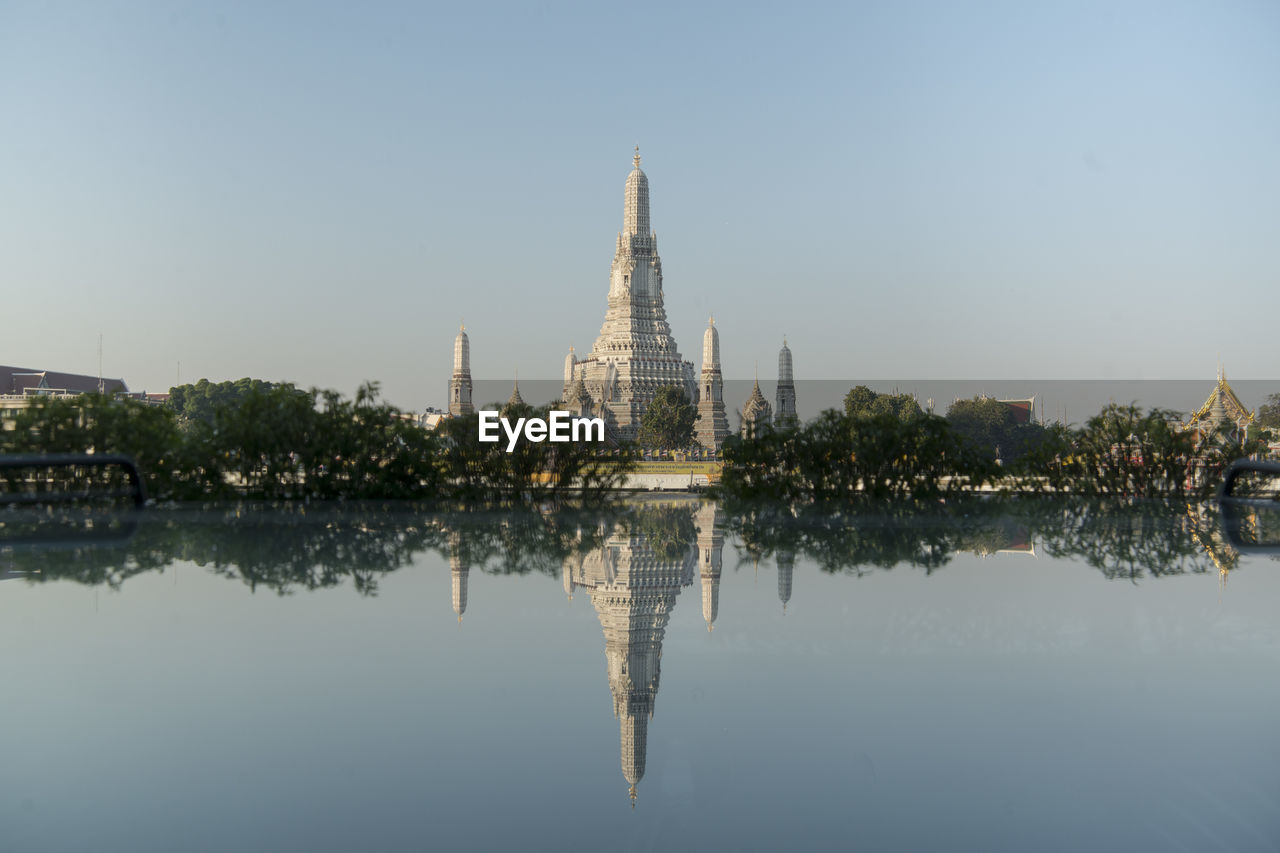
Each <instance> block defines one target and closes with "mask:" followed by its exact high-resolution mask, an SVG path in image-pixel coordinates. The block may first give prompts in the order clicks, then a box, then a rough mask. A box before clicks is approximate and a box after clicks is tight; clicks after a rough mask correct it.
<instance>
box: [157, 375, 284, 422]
mask: <svg viewBox="0 0 1280 853" xmlns="http://www.w3.org/2000/svg"><path fill="white" fill-rule="evenodd" d="M277 387H286V388H293V385H291V384H289V383H287V382H286V383H274V382H264V381H263V380H261V379H250V378H249V377H247V376H246V377H245V378H243V379H237V380H235V381H227V382H210V381H209V380H208V379H201V380H200V381H199V382H196V383H194V384H187V385H177V386H174V387H173V388H170V389H169V402H168V407H169V408H170V409H172V410H173V411H174V412H175V413H177V415H178V417H179V420H180V421H181V422H182V423H183V424H184V425H190V424H193V423H196V422H203V423H206V424H210V425H212V424H213V419H214V415H215V413H216V412H217V410H218V408H219V407H220V406H236V405H239V404H240V403H242V402H243V401H244V400H245V399H246V398H247V397H248V396H249V395H250V394H255V393H262V392H265V391H270V390H271V389H273V388H277ZM295 390H296V389H295Z"/></svg>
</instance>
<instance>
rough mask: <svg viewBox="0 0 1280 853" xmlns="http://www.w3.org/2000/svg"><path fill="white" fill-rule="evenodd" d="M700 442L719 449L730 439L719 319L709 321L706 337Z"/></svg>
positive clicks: (701, 395) (701, 379)
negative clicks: (721, 365) (725, 403)
mask: <svg viewBox="0 0 1280 853" xmlns="http://www.w3.org/2000/svg"><path fill="white" fill-rule="evenodd" d="M698 415H699V418H698V426H697V439H698V443H699V444H701V445H702V446H703V447H705V448H707V449H708V450H719V449H720V448H721V447H722V446H723V445H724V440H725V439H726V438H728V437H729V416H728V415H727V414H725V409H724V377H723V375H722V374H721V372H720V332H719V330H718V329H716V318H715V317H712V318H711V319H710V320H708V321H707V330H706V332H704V333H703V335H702V376H701V378H700V380H699V383H698Z"/></svg>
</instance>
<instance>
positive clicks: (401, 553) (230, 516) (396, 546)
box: [10, 505, 441, 595]
mask: <svg viewBox="0 0 1280 853" xmlns="http://www.w3.org/2000/svg"><path fill="white" fill-rule="evenodd" d="M124 519H127V520H128V523H131V524H133V525H134V526H135V527H136V529H135V530H134V532H133V534H132V536H131V537H129V538H128V539H126V540H124V541H120V542H111V541H105V542H103V543H102V544H96V545H93V544H89V545H85V546H83V547H77V548H74V549H70V550H68V549H66V548H51V547H33V548H15V549H14V551H13V553H12V555H11V558H10V559H11V561H12V564H13V568H14V569H16V570H20V571H23V572H26V573H27V576H28V577H29V578H30V579H32V580H33V581H36V580H38V581H51V580H71V581H75V582H77V583H83V584H87V585H91V586H96V585H100V584H106V585H107V586H110V587H111V588H113V589H114V588H119V587H120V586H121V584H122V583H123V581H124V580H126V579H127V578H129V577H132V576H134V575H136V574H139V573H141V572H146V571H160V570H163V569H164V568H165V567H166V566H168V565H170V564H171V563H173V562H174V561H178V560H181V561H187V562H191V563H195V564H196V565H197V566H201V567H203V568H207V569H209V570H210V571H212V572H213V573H215V574H218V575H221V576H223V577H227V578H234V579H237V580H240V581H243V582H244V583H245V584H247V585H248V586H249V588H250V589H251V590H255V591H256V590H257V589H258V588H259V587H265V588H267V589H271V590H273V591H275V592H276V593H278V594H280V595H285V594H288V593H290V592H293V591H295V590H297V589H304V590H315V589H323V588H327V587H332V586H336V585H338V584H340V583H342V582H343V581H344V580H346V579H347V578H350V579H351V581H352V583H353V585H354V587H355V588H356V590H358V591H359V592H360V593H361V594H364V595H372V594H374V593H376V591H377V582H378V578H379V577H380V576H381V575H384V574H386V573H387V572H391V571H394V570H396V569H398V568H400V567H401V566H404V565H407V564H408V563H409V562H410V560H411V559H412V557H413V555H414V554H415V553H417V552H419V551H422V550H423V549H425V548H427V547H429V546H431V545H433V544H435V543H436V542H437V541H438V540H439V539H440V538H441V533H440V531H439V529H438V528H437V527H436V526H435V525H432V524H430V523H429V520H427V519H424V518H423V517H421V516H415V515H413V514H399V513H387V512H381V511H375V510H369V511H359V510H354V511H335V510H332V509H328V510H315V509H308V508H305V507H298V506H287V507H265V506H250V505H245V506H238V507H232V508H227V509H221V510H202V511H159V512H144V513H141V514H137V515H133V516H115V517H114V520H115V522H116V523H120V522H121V521H122V520H124ZM107 538H108V539H109V537H107Z"/></svg>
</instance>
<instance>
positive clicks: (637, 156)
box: [631, 145, 640, 169]
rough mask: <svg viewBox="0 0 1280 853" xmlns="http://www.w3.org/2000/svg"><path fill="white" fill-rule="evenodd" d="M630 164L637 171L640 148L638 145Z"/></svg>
mask: <svg viewBox="0 0 1280 853" xmlns="http://www.w3.org/2000/svg"><path fill="white" fill-rule="evenodd" d="M631 162H632V164H633V165H634V166H635V167H636V168H637V169H639V168H640V146H639V145H637V146H636V156H635V157H633V158H632V160H631Z"/></svg>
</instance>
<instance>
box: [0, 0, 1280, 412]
mask: <svg viewBox="0 0 1280 853" xmlns="http://www.w3.org/2000/svg"><path fill="white" fill-rule="evenodd" d="M1278 46H1280V4H1277V3H1275V2H1214V3H1174V2H1163V0H1162V2H1150V3H1147V2H1121V3H1115V2H1072V3H1063V4H1060V5H1049V4H1041V3H1031V4H1028V3H1024V2H1008V3H973V4H960V3H942V2H928V3H893V4H854V3H850V4H833V5H807V6H806V5H800V6H787V7H785V8H784V7H783V6H782V5H781V4H778V5H774V6H768V5H754V4H744V3H732V4H722V5H713V4H696V7H695V8H684V7H683V6H680V5H666V4H661V3H658V4H655V3H631V4H626V5H618V6H614V7H605V6H603V5H601V4H596V3H584V4H582V5H565V4H554V3H527V4H512V5H510V6H496V5H493V6H488V7H481V6H478V5H476V6H470V5H468V4H460V3H450V4H444V5H439V6H432V5H428V4H418V3H409V4H403V5H396V4H381V5H376V6H369V5H366V4H353V3H343V4H331V5H326V4H313V3H296V4H295V3H262V4H256V3H254V4H250V3H244V4H226V3H209V4H205V5H203V6H196V5H181V4H176V3H159V2H157V3H106V2H102V3H84V4H72V3H67V4H50V3H43V2H39V3H22V2H19V3H13V2H7V3H4V4H3V5H0V128H2V129H0V194H2V196H0V197H2V198H3V205H2V206H0V280H2V282H3V295H4V307H5V319H6V321H7V322H6V323H5V334H4V340H3V343H0V363H8V364H21V365H27V366H32V367H47V368H51V369H61V370H70V371H83V372H93V371H95V370H96V366H97V354H96V353H97V339H98V334H99V333H100V332H101V333H102V334H103V335H104V336H105V345H104V350H105V371H106V372H107V373H108V374H109V375H116V376H123V377H124V378H125V379H126V380H127V381H128V382H129V383H130V385H131V387H133V388H134V389H135V390H141V389H143V388H146V389H150V390H158V389H162V388H167V387H168V386H169V385H170V384H172V383H173V380H174V378H175V373H176V369H177V364H178V362H179V361H181V363H182V378H183V380H184V381H188V380H194V379H196V378H198V377H201V376H207V377H209V378H211V379H230V378H238V377H240V376H245V375H250V376H258V377H262V378H268V379H290V380H294V381H296V382H298V383H300V384H303V385H320V386H325V387H335V388H338V389H340V390H343V391H346V392H350V391H351V390H353V389H354V387H355V385H356V384H357V383H358V382H359V381H360V380H362V379H365V378H370V379H379V380H381V381H382V382H383V387H384V390H385V391H386V392H387V394H388V396H389V397H390V398H391V399H392V401H393V402H396V403H397V404H399V405H401V406H404V407H407V408H420V407H421V406H422V405H424V404H427V403H436V404H439V403H441V402H443V400H444V395H445V386H446V382H447V374H448V370H449V360H450V356H451V351H452V338H453V335H454V333H455V332H456V330H457V327H458V322H459V319H460V318H464V319H465V321H466V323H467V327H468V331H469V333H470V334H471V341H472V365H473V372H474V373H475V374H476V376H477V377H488V378H493V377H498V376H507V375H510V374H511V373H513V372H514V371H515V370H516V369H519V371H520V374H521V375H522V376H527V377H530V378H533V377H552V376H557V375H559V372H560V369H561V365H562V362H563V358H564V354H565V352H566V351H567V348H568V345H569V344H570V343H572V344H574V345H576V347H577V348H578V349H579V351H584V350H586V349H588V348H589V347H590V345H591V343H592V341H593V340H594V338H595V336H596V334H597V332H598V331H599V328H600V323H601V320H602V319H603V316H604V309H605V301H606V294H607V289H608V272H609V263H610V260H611V258H612V254H613V247H614V237H615V234H616V232H617V231H618V229H619V228H620V227H621V221H622V188H623V182H624V179H625V177H626V174H627V172H628V171H629V169H630V160H631V149H632V146H633V145H635V144H637V143H639V145H640V147H641V153H642V155H643V156H644V168H645V170H646V172H647V173H648V175H649V179H650V185H651V188H652V209H653V223H654V227H655V228H656V230H657V232H658V235H659V248H660V251H661V253H662V259H663V268H664V273H665V289H666V297H667V310H668V315H669V317H670V320H671V323H672V327H673V330H674V332H675V334H676V337H677V340H678V341H679V343H680V346H681V349H682V351H683V353H684V355H685V357H686V358H689V359H690V360H692V361H695V362H696V361H697V360H698V359H699V358H700V351H701V346H700V341H701V334H702V330H703V328H704V327H705V324H706V320H707V315H708V314H709V313H711V312H714V313H715V315H716V318H717V325H718V326H719V327H720V330H721V341H722V352H723V360H724V364H725V370H726V373H727V375H729V376H730V377H738V378H740V377H743V376H749V375H750V372H751V370H752V365H753V363H754V362H755V361H757V360H758V361H759V362H760V364H761V366H762V375H766V376H769V377H772V370H773V364H774V363H775V359H776V353H777V349H778V345H779V344H780V342H781V339H782V336H783V334H786V335H788V336H789V338H790V341H791V345H792V349H793V351H794V353H795V363H796V373H797V377H798V378H850V379H855V378H893V377H905V378H911V377H917V378H918V377H932V378H977V377H991V378H1002V377H1003V378H1012V377H1044V378H1102V377H1126V378H1189V377H1199V376H1203V377H1204V378H1205V379H1206V381H1211V380H1212V378H1213V376H1214V373H1215V370H1216V363H1217V359H1218V356H1219V354H1221V357H1222V359H1223V360H1224V362H1225V363H1226V366H1227V370H1228V375H1230V376H1232V377H1233V378H1234V377H1239V378H1245V377H1253V378H1277V377H1280V346H1277V344H1276V341H1277V338H1278V337H1280V334H1278V330H1280V49H1278Z"/></svg>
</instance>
